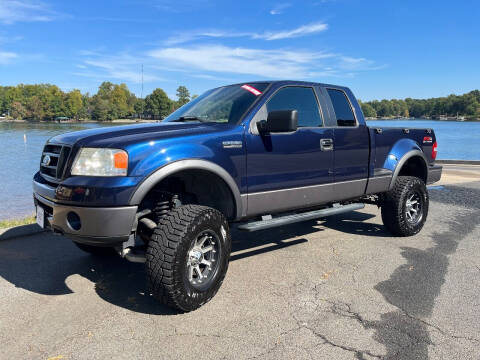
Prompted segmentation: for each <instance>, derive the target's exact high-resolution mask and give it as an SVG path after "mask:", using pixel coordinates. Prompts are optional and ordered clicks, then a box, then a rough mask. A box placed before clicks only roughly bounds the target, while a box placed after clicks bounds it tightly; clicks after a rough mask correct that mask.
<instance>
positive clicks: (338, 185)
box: [322, 86, 370, 200]
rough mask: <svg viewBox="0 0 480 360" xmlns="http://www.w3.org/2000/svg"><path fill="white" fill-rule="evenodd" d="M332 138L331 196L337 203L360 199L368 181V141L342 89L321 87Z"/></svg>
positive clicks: (367, 136) (366, 133)
mask: <svg viewBox="0 0 480 360" xmlns="http://www.w3.org/2000/svg"><path fill="white" fill-rule="evenodd" d="M322 92H323V94H324V96H325V99H326V103H327V108H328V110H329V111H328V113H329V120H328V121H329V126H331V127H332V128H333V137H334V140H333V142H334V177H335V193H336V194H337V199H338V200H344V199H349V198H354V197H357V196H360V195H363V194H364V192H365V187H366V185H367V181H368V163H369V153H370V138H369V136H370V135H369V133H368V127H367V126H366V125H364V124H362V123H360V122H359V121H358V119H357V116H356V114H355V111H354V107H353V106H352V103H351V102H352V101H355V99H350V98H349V94H347V93H346V92H345V91H344V89H343V88H336V87H330V86H328V87H324V88H323V91H322Z"/></svg>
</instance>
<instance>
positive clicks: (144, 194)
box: [33, 81, 442, 311]
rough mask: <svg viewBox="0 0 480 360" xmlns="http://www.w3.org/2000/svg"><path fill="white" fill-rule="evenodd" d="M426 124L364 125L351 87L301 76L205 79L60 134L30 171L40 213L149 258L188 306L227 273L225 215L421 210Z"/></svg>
mask: <svg viewBox="0 0 480 360" xmlns="http://www.w3.org/2000/svg"><path fill="white" fill-rule="evenodd" d="M436 154H437V143H436V140H435V134H434V133H433V131H432V130H431V129H402V128H369V127H368V126H366V124H365V120H364V117H363V114H362V111H361V109H360V107H359V105H358V103H357V101H356V100H355V97H354V96H353V94H352V92H351V91H350V90H349V89H348V88H346V87H342V86H335V85H326V84H318V83H310V82H299V81H274V82H251V83H248V84H236V85H230V86H224V87H220V88H216V89H213V90H210V91H207V92H206V93H204V94H203V95H201V96H200V97H198V98H196V99H195V100H193V101H191V102H189V103H188V104H186V105H184V106H183V107H181V108H180V109H178V110H177V111H175V112H174V113H172V114H171V115H170V116H168V117H167V118H166V119H165V120H163V121H162V122H161V123H158V124H141V125H129V126H118V127H113V128H108V129H106V128H101V129H91V130H84V131H78V132H73V133H67V134H63V135H58V136H55V137H53V138H52V139H50V140H49V141H48V142H47V144H46V145H45V148H44V151H43V154H42V156H41V161H40V171H39V172H38V173H36V174H35V176H34V179H33V190H34V201H35V205H36V209H37V220H38V223H39V225H40V226H42V227H46V228H50V229H51V230H53V231H54V232H57V233H60V234H64V235H66V236H68V237H69V238H71V239H72V240H73V241H74V242H75V244H76V245H77V246H78V247H79V248H80V249H82V250H85V251H87V252H90V253H92V254H96V255H101V254H105V253H107V252H108V251H111V250H112V249H115V250H116V251H117V252H118V253H119V254H120V255H122V256H123V257H125V258H126V259H128V260H130V261H137V262H146V272H147V280H148V285H149V289H150V292H151V294H152V295H153V296H154V297H155V298H157V299H159V300H160V301H161V302H163V303H164V304H167V305H169V306H172V307H175V308H177V309H180V310H183V311H191V310H194V309H196V308H198V307H200V306H201V305H202V304H204V303H206V302H207V301H209V300H210V299H211V298H212V297H213V296H214V295H215V293H216V292H217V290H218V289H219V287H220V286H221V283H222V281H223V279H224V277H225V274H226V271H227V267H228V262H229V256H230V250H231V236H230V227H231V226H235V227H237V228H238V229H240V230H245V231H255V230H261V229H268V228H272V227H275V226H280V225H285V224H290V223H294V222H299V221H304V220H310V219H316V218H322V217H325V216H329V215H333V214H339V213H343V212H347V211H352V210H357V209H361V208H363V207H364V204H365V203H370V204H376V205H378V206H379V207H381V215H382V219H383V223H384V224H385V227H386V228H387V229H388V230H389V231H390V232H391V233H392V234H393V235H395V236H410V235H414V234H416V233H418V232H419V231H420V230H421V229H422V227H423V225H424V223H425V220H426V219H427V214H428V206H429V199H428V192H427V189H426V184H429V183H433V182H436V181H438V180H439V179H440V176H441V171H442V168H441V167H440V166H436V165H434V160H435V157H436Z"/></svg>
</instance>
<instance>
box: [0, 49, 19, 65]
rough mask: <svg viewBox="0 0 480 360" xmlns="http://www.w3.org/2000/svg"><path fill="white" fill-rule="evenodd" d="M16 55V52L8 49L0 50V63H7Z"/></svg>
mask: <svg viewBox="0 0 480 360" xmlns="http://www.w3.org/2000/svg"><path fill="white" fill-rule="evenodd" d="M17 57H18V55H17V54H16V53H13V52H8V51H0V65H5V64H8V63H10V62H11V61H12V60H13V59H15V58H17Z"/></svg>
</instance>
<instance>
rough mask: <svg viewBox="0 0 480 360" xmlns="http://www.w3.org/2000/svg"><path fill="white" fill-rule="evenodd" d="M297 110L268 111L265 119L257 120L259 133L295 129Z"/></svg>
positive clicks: (296, 125)
mask: <svg viewBox="0 0 480 360" xmlns="http://www.w3.org/2000/svg"><path fill="white" fill-rule="evenodd" d="M297 127H298V111H297V110H277V111H270V112H269V113H268V117H267V120H262V121H259V122H257V128H258V132H259V133H260V134H265V133H276V132H292V131H297Z"/></svg>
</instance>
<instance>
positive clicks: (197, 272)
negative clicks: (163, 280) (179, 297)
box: [187, 230, 220, 289]
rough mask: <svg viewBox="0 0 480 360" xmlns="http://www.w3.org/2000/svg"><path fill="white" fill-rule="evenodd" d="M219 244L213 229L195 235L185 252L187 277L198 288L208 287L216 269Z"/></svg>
mask: <svg viewBox="0 0 480 360" xmlns="http://www.w3.org/2000/svg"><path fill="white" fill-rule="evenodd" d="M219 249H220V248H219V246H218V238H217V235H216V234H215V233H214V232H213V231H208V230H207V231H204V232H202V233H201V234H200V235H199V236H197V238H196V240H195V242H194V243H193V244H192V246H191V247H190V250H189V251H188V254H187V277H188V281H189V282H190V284H191V285H192V286H193V287H195V288H198V289H201V288H205V287H208V285H209V284H210V282H211V281H212V280H213V278H214V277H215V274H216V273H217V270H218V259H219Z"/></svg>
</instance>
